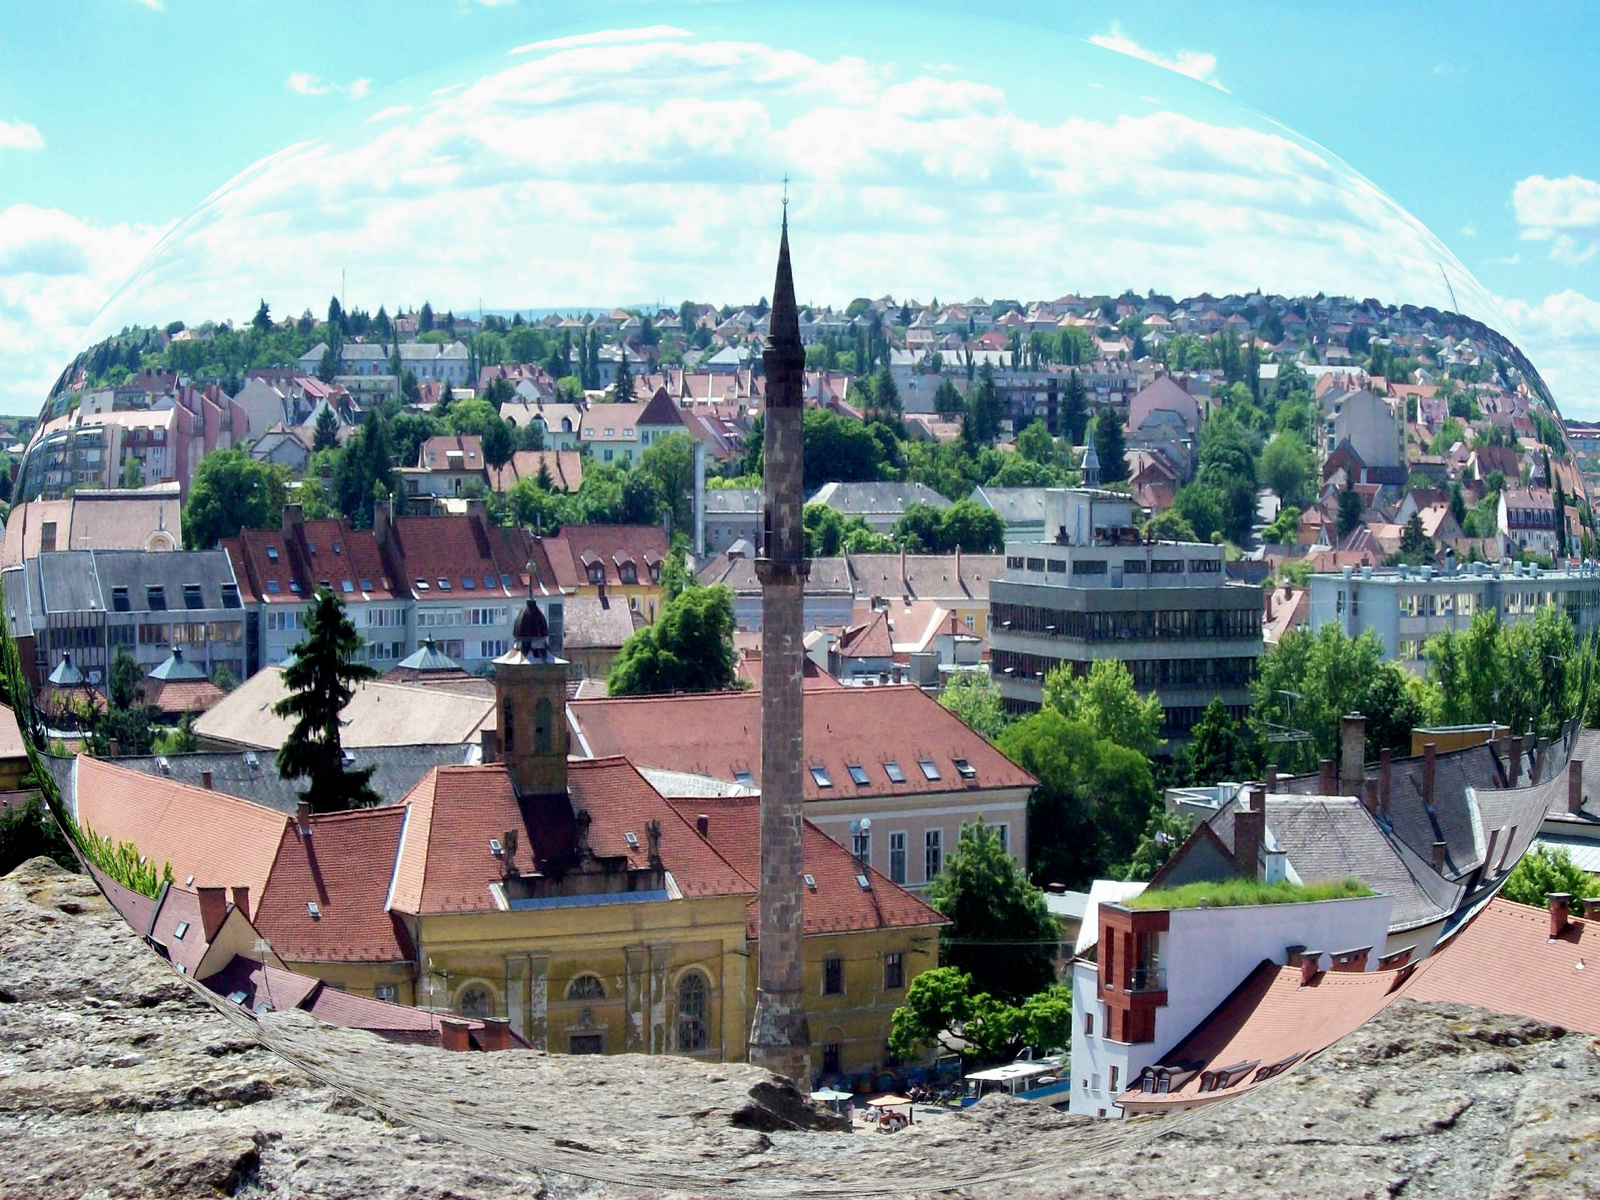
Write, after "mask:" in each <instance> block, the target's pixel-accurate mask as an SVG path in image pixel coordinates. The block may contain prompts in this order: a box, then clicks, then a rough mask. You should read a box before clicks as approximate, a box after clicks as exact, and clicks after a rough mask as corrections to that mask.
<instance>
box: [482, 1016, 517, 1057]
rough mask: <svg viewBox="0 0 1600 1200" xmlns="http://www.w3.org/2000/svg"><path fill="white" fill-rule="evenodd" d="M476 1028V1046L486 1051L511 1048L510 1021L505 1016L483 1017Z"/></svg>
mask: <svg viewBox="0 0 1600 1200" xmlns="http://www.w3.org/2000/svg"><path fill="white" fill-rule="evenodd" d="M482 1020H483V1028H482V1029H480V1030H478V1046H479V1047H480V1048H481V1049H484V1050H488V1051H491V1052H492V1051H495V1050H509V1049H511V1021H510V1020H509V1019H508V1018H506V1017H484V1018H482Z"/></svg>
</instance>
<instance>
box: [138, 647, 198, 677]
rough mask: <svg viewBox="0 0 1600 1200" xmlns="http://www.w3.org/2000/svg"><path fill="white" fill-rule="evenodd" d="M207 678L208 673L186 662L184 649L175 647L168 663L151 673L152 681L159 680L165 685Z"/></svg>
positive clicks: (168, 657)
mask: <svg viewBox="0 0 1600 1200" xmlns="http://www.w3.org/2000/svg"><path fill="white" fill-rule="evenodd" d="M205 677H206V673H205V672H204V671H202V670H201V669H200V668H199V667H197V666H195V665H194V664H193V663H192V662H185V661H184V657H183V648H182V647H181V646H174V647H173V648H172V653H171V654H169V655H167V659H166V661H165V662H163V663H161V664H160V665H159V666H157V667H156V669H155V670H153V671H151V672H150V678H151V679H159V680H161V681H162V682H163V683H176V682H179V681H185V682H187V681H190V680H200V679H204V678H205Z"/></svg>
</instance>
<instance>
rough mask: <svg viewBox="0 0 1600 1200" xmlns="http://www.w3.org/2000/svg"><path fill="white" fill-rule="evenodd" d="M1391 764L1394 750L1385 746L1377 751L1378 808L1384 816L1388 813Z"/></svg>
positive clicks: (1392, 763)
mask: <svg viewBox="0 0 1600 1200" xmlns="http://www.w3.org/2000/svg"><path fill="white" fill-rule="evenodd" d="M1393 766H1394V751H1392V750H1390V749H1389V748H1388V747H1387V746H1386V747H1384V748H1383V749H1382V750H1380V751H1378V808H1379V810H1380V811H1381V812H1382V813H1383V815H1384V816H1386V817H1387V816H1388V815H1389V777H1390V768H1391V767H1393Z"/></svg>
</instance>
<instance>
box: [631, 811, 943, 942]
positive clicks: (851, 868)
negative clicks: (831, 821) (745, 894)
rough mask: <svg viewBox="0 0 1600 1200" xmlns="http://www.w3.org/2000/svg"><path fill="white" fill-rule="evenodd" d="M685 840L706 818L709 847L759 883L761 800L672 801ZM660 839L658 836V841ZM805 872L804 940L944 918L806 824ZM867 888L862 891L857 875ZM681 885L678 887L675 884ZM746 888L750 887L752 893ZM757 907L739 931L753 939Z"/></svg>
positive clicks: (938, 922)
mask: <svg viewBox="0 0 1600 1200" xmlns="http://www.w3.org/2000/svg"><path fill="white" fill-rule="evenodd" d="M672 806H673V807H674V808H676V809H677V810H678V812H679V813H681V814H682V816H683V819H684V822H685V824H686V825H687V826H688V827H689V829H690V830H691V836H693V837H694V838H695V840H696V841H699V840H700V838H699V835H698V834H695V833H693V832H692V831H693V829H694V822H695V821H696V819H697V818H698V817H700V816H701V815H704V816H705V817H706V818H707V822H706V828H707V837H706V840H707V841H709V843H710V845H711V846H713V847H715V848H716V850H717V852H718V853H719V854H721V855H722V857H723V858H725V859H727V860H728V861H729V862H730V863H731V864H732V865H733V866H734V867H735V868H737V869H738V871H739V873H740V874H741V875H743V876H744V877H745V878H746V879H748V880H752V881H754V880H759V879H760V878H761V799H760V797H759V796H717V797H711V798H696V799H692V800H674V801H673V802H672ZM664 840H665V837H664V836H663V841H664ZM805 872H806V874H807V875H808V876H810V878H811V880H812V881H813V882H814V883H815V884H816V886H815V887H811V886H809V885H808V886H807V887H806V889H805V895H804V907H805V922H806V925H805V931H806V936H808V937H810V936H814V935H816V934H824V933H848V932H854V931H859V930H864V929H891V928H904V927H907V926H923V925H928V926H935V925H942V924H944V918H943V917H941V916H940V915H939V914H938V913H937V912H935V911H934V910H933V909H932V908H930V907H928V905H926V904H924V903H923V902H922V901H921V900H919V899H917V898H916V897H915V896H913V895H912V894H911V893H910V892H908V891H906V890H905V889H904V888H903V887H900V886H899V885H898V884H894V883H891V882H889V879H888V878H887V877H886V876H884V875H881V874H879V873H878V872H877V871H874V870H872V869H871V868H866V869H863V868H862V867H861V866H859V865H858V864H857V863H856V860H855V859H854V858H852V857H851V855H850V852H849V851H848V850H846V849H845V848H844V847H843V846H841V845H839V843H838V842H836V841H834V840H833V839H832V838H830V837H829V836H828V835H827V834H825V833H823V832H822V830H820V829H818V828H817V827H816V826H815V825H813V824H812V823H811V822H810V821H807V822H806V823H805ZM863 874H864V875H866V876H867V878H868V881H869V882H870V884H871V887H870V888H863V887H862V886H861V885H860V883H858V882H857V879H856V877H857V876H858V875H863ZM680 886H681V883H680ZM754 886H755V884H754V883H752V884H751V887H752V888H754ZM760 922H761V914H760V906H759V903H758V902H757V901H755V900H752V901H751V902H750V906H749V908H748V910H747V911H746V916H745V929H746V933H747V935H748V936H749V937H751V938H755V937H756V936H757V934H758V932H759V929H760Z"/></svg>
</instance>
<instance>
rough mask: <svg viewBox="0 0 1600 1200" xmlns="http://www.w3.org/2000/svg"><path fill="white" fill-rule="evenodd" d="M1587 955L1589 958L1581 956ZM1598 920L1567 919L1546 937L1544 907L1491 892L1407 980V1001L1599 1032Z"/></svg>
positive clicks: (1547, 923) (1575, 899) (1545, 913)
mask: <svg viewBox="0 0 1600 1200" xmlns="http://www.w3.org/2000/svg"><path fill="white" fill-rule="evenodd" d="M1578 899H1580V898H1576V897H1575V898H1574V900H1573V908H1574V911H1576V910H1577V908H1578V904H1577V900H1578ZM1590 954H1593V955H1594V956H1595V961H1594V962H1592V963H1591V962H1588V961H1586V960H1587V958H1588V956H1589V955H1590ZM1597 970H1600V926H1593V927H1591V922H1589V921H1586V920H1583V919H1582V918H1574V919H1569V920H1568V922H1567V926H1566V929H1565V930H1563V931H1562V933H1561V936H1559V937H1557V938H1551V937H1550V914H1549V912H1548V911H1547V910H1545V909H1542V908H1532V907H1530V906H1528V905H1526V904H1515V903H1513V902H1512V901H1510V900H1502V899H1500V898H1498V897H1496V898H1495V899H1493V900H1491V901H1489V903H1488V904H1487V905H1485V906H1484V908H1483V911H1481V912H1480V913H1479V914H1478V915H1477V916H1476V917H1475V918H1473V920H1472V923H1471V924H1469V925H1468V926H1467V927H1466V928H1465V929H1463V930H1462V931H1461V932H1460V933H1458V934H1457V935H1456V936H1455V938H1454V939H1453V940H1452V941H1451V942H1450V944H1449V945H1448V946H1446V947H1445V948H1444V949H1443V950H1441V951H1439V952H1438V953H1436V954H1434V955H1433V956H1432V957H1431V958H1429V959H1427V960H1426V961H1425V962H1423V964H1422V966H1421V967H1420V968H1419V969H1418V971H1417V974H1416V975H1415V976H1414V977H1413V978H1412V979H1411V981H1410V982H1409V983H1407V985H1406V987H1405V994H1406V995H1407V996H1408V997H1410V998H1411V999H1413V1000H1453V1001H1456V1002H1458V1003H1461V1004H1476V1005H1478V1006H1479V1007H1480V1008H1487V1009H1492V1010H1493V1011H1495V1012H1501V1013H1508V1014H1511V1015H1513V1016H1519V1017H1532V1018H1534V1019H1535V1020H1539V1021H1548V1022H1550V1023H1551V1024H1554V1025H1560V1026H1561V1027H1563V1028H1565V1029H1575V1030H1581V1031H1582V1032H1584V1033H1589V1034H1595V1035H1597V1036H1600V987H1597V986H1596V985H1595V981H1594V978H1593V974H1592V973H1593V972H1595V971H1597Z"/></svg>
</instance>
